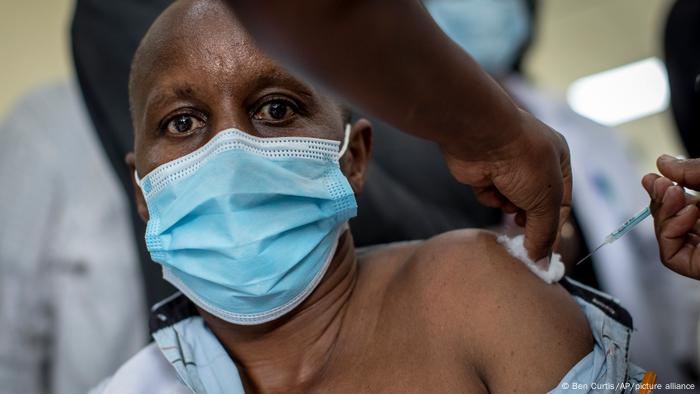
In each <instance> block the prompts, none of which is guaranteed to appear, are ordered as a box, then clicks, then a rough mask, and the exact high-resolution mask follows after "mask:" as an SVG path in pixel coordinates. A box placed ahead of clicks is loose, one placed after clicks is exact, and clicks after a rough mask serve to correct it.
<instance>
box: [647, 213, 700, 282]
mask: <svg viewBox="0 0 700 394" xmlns="http://www.w3.org/2000/svg"><path fill="white" fill-rule="evenodd" d="M699 212H700V210H698V207H697V206H695V205H688V206H686V207H685V208H683V209H682V210H681V211H680V212H678V214H677V215H675V216H674V217H672V218H670V219H668V220H666V221H665V222H664V223H663V224H662V226H661V230H660V231H659V233H658V234H657V236H658V239H659V252H660V255H661V261H662V262H663V263H664V265H666V266H667V267H668V268H670V269H671V270H673V271H675V272H677V273H679V274H681V275H685V276H689V277H691V278H695V279H700V249H698V248H697V245H698V242H699V241H700V237H698V236H697V235H695V234H692V233H689V232H688V231H689V230H692V229H693V228H695V227H697V222H698V215H699Z"/></svg>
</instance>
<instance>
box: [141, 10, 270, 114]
mask: <svg viewBox="0 0 700 394" xmlns="http://www.w3.org/2000/svg"><path fill="white" fill-rule="evenodd" d="M257 58H264V56H263V54H262V53H260V52H259V51H258V50H257V48H255V46H254V45H253V42H252V40H251V38H250V37H249V36H248V34H247V33H246V31H245V30H244V29H243V27H242V26H241V25H240V24H239V23H238V21H237V19H236V18H235V16H234V15H233V13H232V12H231V11H230V10H229V8H228V7H226V6H225V4H224V3H223V2H222V1H218V0H194V1H193V0H181V1H176V2H174V3H173V4H172V5H171V6H170V7H168V8H167V9H166V10H165V11H163V13H162V14H161V15H160V16H159V17H158V18H157V19H156V20H155V21H154V22H153V24H152V25H151V27H150V28H149V30H148V32H147V33H146V35H145V36H144V38H143V39H142V40H141V43H140V44H139V46H138V48H137V50H136V53H135V54H134V59H133V61H132V64H131V74H130V77H129V99H130V102H131V106H132V115H133V111H134V110H138V109H139V108H140V107H142V106H143V103H141V102H139V101H138V99H139V98H143V90H144V89H148V88H149V87H150V85H149V84H148V83H147V82H149V76H150V74H151V73H153V72H163V71H167V69H169V68H171V67H178V66H180V67H181V66H186V65H187V63H196V64H197V65H199V66H201V67H203V69H202V70H201V71H202V73H206V72H213V71H217V70H216V68H217V67H218V68H219V69H221V68H229V69H230V71H235V70H234V69H235V66H236V64H237V63H240V61H245V60H246V59H247V60H254V59H257Z"/></svg>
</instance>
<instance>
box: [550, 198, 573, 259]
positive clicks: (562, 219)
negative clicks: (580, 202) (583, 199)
mask: <svg viewBox="0 0 700 394" xmlns="http://www.w3.org/2000/svg"><path fill="white" fill-rule="evenodd" d="M569 214H571V206H562V207H561V209H559V229H558V230H557V237H556V238H555V239H554V244H553V245H552V250H559V241H561V230H562V228H564V225H565V224H566V222H567V219H568V218H569Z"/></svg>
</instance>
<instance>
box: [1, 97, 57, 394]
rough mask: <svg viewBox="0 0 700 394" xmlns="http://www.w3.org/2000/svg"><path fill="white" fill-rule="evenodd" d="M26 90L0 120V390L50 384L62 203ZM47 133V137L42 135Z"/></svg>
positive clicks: (48, 143) (47, 142)
mask: <svg viewBox="0 0 700 394" xmlns="http://www.w3.org/2000/svg"><path fill="white" fill-rule="evenodd" d="M36 99H39V100H40V99H41V97H34V98H33V99H32V98H31V97H30V98H29V99H25V100H23V101H22V102H20V103H19V105H18V106H17V107H16V108H15V109H14V110H13V111H12V112H11V113H10V114H9V116H8V117H7V118H6V119H5V121H4V122H3V123H1V124H0V388H2V389H1V390H0V391H2V392H3V393H23V394H34V393H42V392H45V390H46V388H47V387H49V386H50V383H49V379H50V376H51V374H50V371H51V354H50V352H51V350H50V349H51V342H52V341H51V326H52V324H51V311H52V307H51V301H50V299H51V296H50V295H51V293H52V288H51V283H52V281H51V280H50V277H51V275H53V273H52V267H51V261H49V256H50V253H49V252H48V251H49V250H50V249H51V248H52V246H51V242H52V235H51V234H52V232H53V230H52V229H54V228H55V227H56V221H57V220H58V219H57V218H58V212H59V209H60V207H59V206H60V199H61V198H60V194H61V192H60V184H59V182H58V179H57V177H55V176H54V174H55V173H56V171H58V169H57V167H56V166H57V165H56V163H60V158H56V157H53V155H55V152H56V150H55V149H53V146H54V145H53V144H54V143H55V141H52V140H51V138H50V136H49V135H47V134H48V133H44V131H46V129H47V126H48V125H44V124H41V113H40V112H41V111H39V110H38V109H37V107H40V106H36V105H33V104H34V103H36V101H34V100H36ZM46 137H48V138H46Z"/></svg>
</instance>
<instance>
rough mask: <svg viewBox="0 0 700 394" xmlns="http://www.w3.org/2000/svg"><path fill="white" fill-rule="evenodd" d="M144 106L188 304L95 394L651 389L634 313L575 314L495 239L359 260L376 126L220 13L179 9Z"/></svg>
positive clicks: (159, 225)
mask: <svg viewBox="0 0 700 394" xmlns="http://www.w3.org/2000/svg"><path fill="white" fill-rule="evenodd" d="M130 87H131V88H130V97H131V104H132V118H133V124H134V130H135V152H134V154H133V155H130V156H129V158H128V162H129V164H130V166H131V168H132V169H133V170H134V173H135V182H136V183H137V184H138V185H139V187H138V189H137V190H139V191H137V193H136V200H137V203H138V206H139V212H140V213H141V215H142V216H143V218H144V219H145V220H148V229H147V233H146V242H147V245H148V248H149V251H150V252H151V255H152V257H153V258H154V260H156V261H158V262H159V263H161V264H162V265H163V271H164V275H165V277H166V279H168V280H169V281H170V282H171V283H173V284H174V285H175V286H176V287H178V288H179V289H180V290H181V291H182V292H183V293H184V294H186V295H187V296H186V297H185V296H184V295H176V296H174V297H173V298H171V299H168V300H166V301H164V302H163V303H162V304H160V305H158V306H156V307H155V308H154V310H153V320H152V324H153V329H154V338H155V339H156V342H157V345H156V344H153V345H151V346H149V347H147V348H145V349H144V350H143V351H142V352H140V353H139V354H138V355H136V356H135V357H134V358H133V359H132V360H131V361H129V362H128V363H127V364H125V365H124V366H123V367H122V368H121V369H120V370H119V371H118V372H117V373H116V374H115V375H114V377H113V378H112V380H111V381H109V382H106V383H105V385H103V386H102V387H100V391H102V392H107V393H112V392H163V390H166V388H167V389H168V390H172V391H175V390H178V391H177V392H186V391H187V388H189V389H190V390H192V391H194V392H197V393H203V392H210V393H212V392H229V393H239V392H242V391H243V390H245V391H252V392H258V391H259V392H379V391H385V392H386V391H393V392H410V391H414V392H485V391H513V390H517V391H525V392H544V391H547V390H550V389H556V388H557V387H558V384H559V383H560V381H563V382H567V384H568V382H571V381H576V379H577V377H578V378H580V377H581V376H583V375H585V378H584V379H589V376H588V374H591V373H592V374H593V376H596V377H598V378H600V379H602V380H603V381H609V382H618V383H620V382H627V381H632V382H634V381H638V380H639V379H640V376H639V373H640V371H639V370H638V369H637V368H636V367H634V366H631V365H628V364H627V360H626V357H627V351H626V343H627V341H628V339H629V334H630V332H631V326H630V322H629V321H627V322H626V324H627V325H626V326H625V325H624V324H623V323H620V322H618V321H616V320H615V319H619V320H620V321H621V322H624V321H625V320H629V316H626V314H625V313H624V312H623V311H622V310H621V309H620V308H619V306H617V305H616V304H615V303H613V302H611V301H609V300H607V299H606V298H605V297H603V296H601V295H599V294H594V293H592V292H590V291H589V290H585V289H582V288H578V287H576V286H572V285H570V284H568V282H566V283H567V286H568V287H569V288H570V289H571V291H572V292H574V293H575V294H578V295H584V294H586V296H585V297H589V298H595V301H593V302H594V303H596V304H598V305H599V306H598V307H595V306H593V304H590V303H587V302H585V301H583V300H582V299H581V298H577V299H576V300H577V301H578V303H579V306H580V307H581V309H579V308H577V304H576V302H574V299H573V298H571V297H570V296H569V295H567V293H566V291H565V290H564V288H562V287H561V286H559V285H547V284H545V283H544V282H542V281H541V280H539V279H538V278H537V277H536V276H534V275H532V274H531V273H530V272H529V271H528V270H527V268H526V267H524V266H523V265H522V264H521V263H519V262H518V261H516V260H514V259H513V258H512V257H510V256H509V255H508V254H507V253H506V252H505V250H504V249H503V248H502V247H501V246H500V245H499V244H498V243H497V242H496V239H495V238H494V236H493V235H491V234H489V233H485V232H480V231H457V232H452V233H446V234H444V235H441V236H438V237H435V238H432V239H430V240H427V241H418V242H412V243H403V244H394V245H390V246H379V247H375V248H372V249H371V250H365V251H362V252H358V253H356V251H355V249H354V247H353V241H352V236H351V235H350V233H349V232H348V231H346V227H345V225H344V223H346V221H347V219H348V218H349V217H351V216H353V215H354V212H355V205H354V195H355V194H358V193H360V192H361V191H362V189H363V182H364V178H365V172H366V168H367V160H368V156H369V152H370V146H371V125H370V123H369V122H368V121H366V120H364V119H360V120H357V121H356V122H354V123H352V124H351V125H350V124H348V123H349V119H348V116H347V111H346V110H344V109H343V107H341V106H340V105H338V104H337V103H336V102H334V101H333V100H331V99H329V98H328V97H327V96H324V95H321V94H319V93H318V92H317V91H316V90H315V89H313V88H312V87H310V86H308V85H306V84H304V83H303V82H301V81H299V80H297V79H295V78H294V77H292V76H291V75H290V74H289V73H288V72H287V71H285V70H284V69H282V68H281V67H279V66H278V65H276V64H275V63H274V62H272V61H271V60H270V59H269V58H267V57H265V56H264V55H262V54H261V53H260V52H259V51H258V49H257V48H256V47H255V46H254V44H253V42H252V41H251V39H250V38H249V37H248V36H247V34H246V33H245V32H244V30H243V29H242V27H241V26H240V25H239V24H238V23H237V22H236V19H235V17H234V15H232V14H231V13H230V12H229V11H228V10H227V8H226V7H225V6H224V5H223V4H222V3H221V2H218V1H182V2H176V3H175V4H174V5H173V6H171V7H170V8H168V9H167V10H166V11H165V12H164V13H163V14H162V15H161V16H160V17H159V18H158V19H157V21H156V22H155V23H154V25H153V26H152V27H151V29H150V30H149V33H148V34H147V35H146V37H145V38H144V40H143V42H142V44H141V46H140V47H139V50H138V51H137V54H136V56H135V59H134V63H133V70H132V75H131V80H130ZM346 125H347V126H346ZM344 129H345V133H343V130H344ZM339 141H343V143H342V144H341V143H340V142H339ZM341 145H343V148H341ZM601 305H602V306H601ZM586 318H588V319H589V323H590V324H587V322H586ZM589 325H590V327H591V329H589ZM591 336H593V338H592V337H591ZM592 349H593V351H591V350H592ZM604 349H605V350H604ZM586 355H588V356H586ZM594 360H597V361H595V362H594ZM599 361H600V362H599ZM178 381H179V382H181V383H183V384H184V386H182V385H178ZM587 383H590V381H589V382H587ZM175 387H177V388H175ZM185 387H186V388H185ZM561 388H564V389H565V388H566V385H564V386H561Z"/></svg>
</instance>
